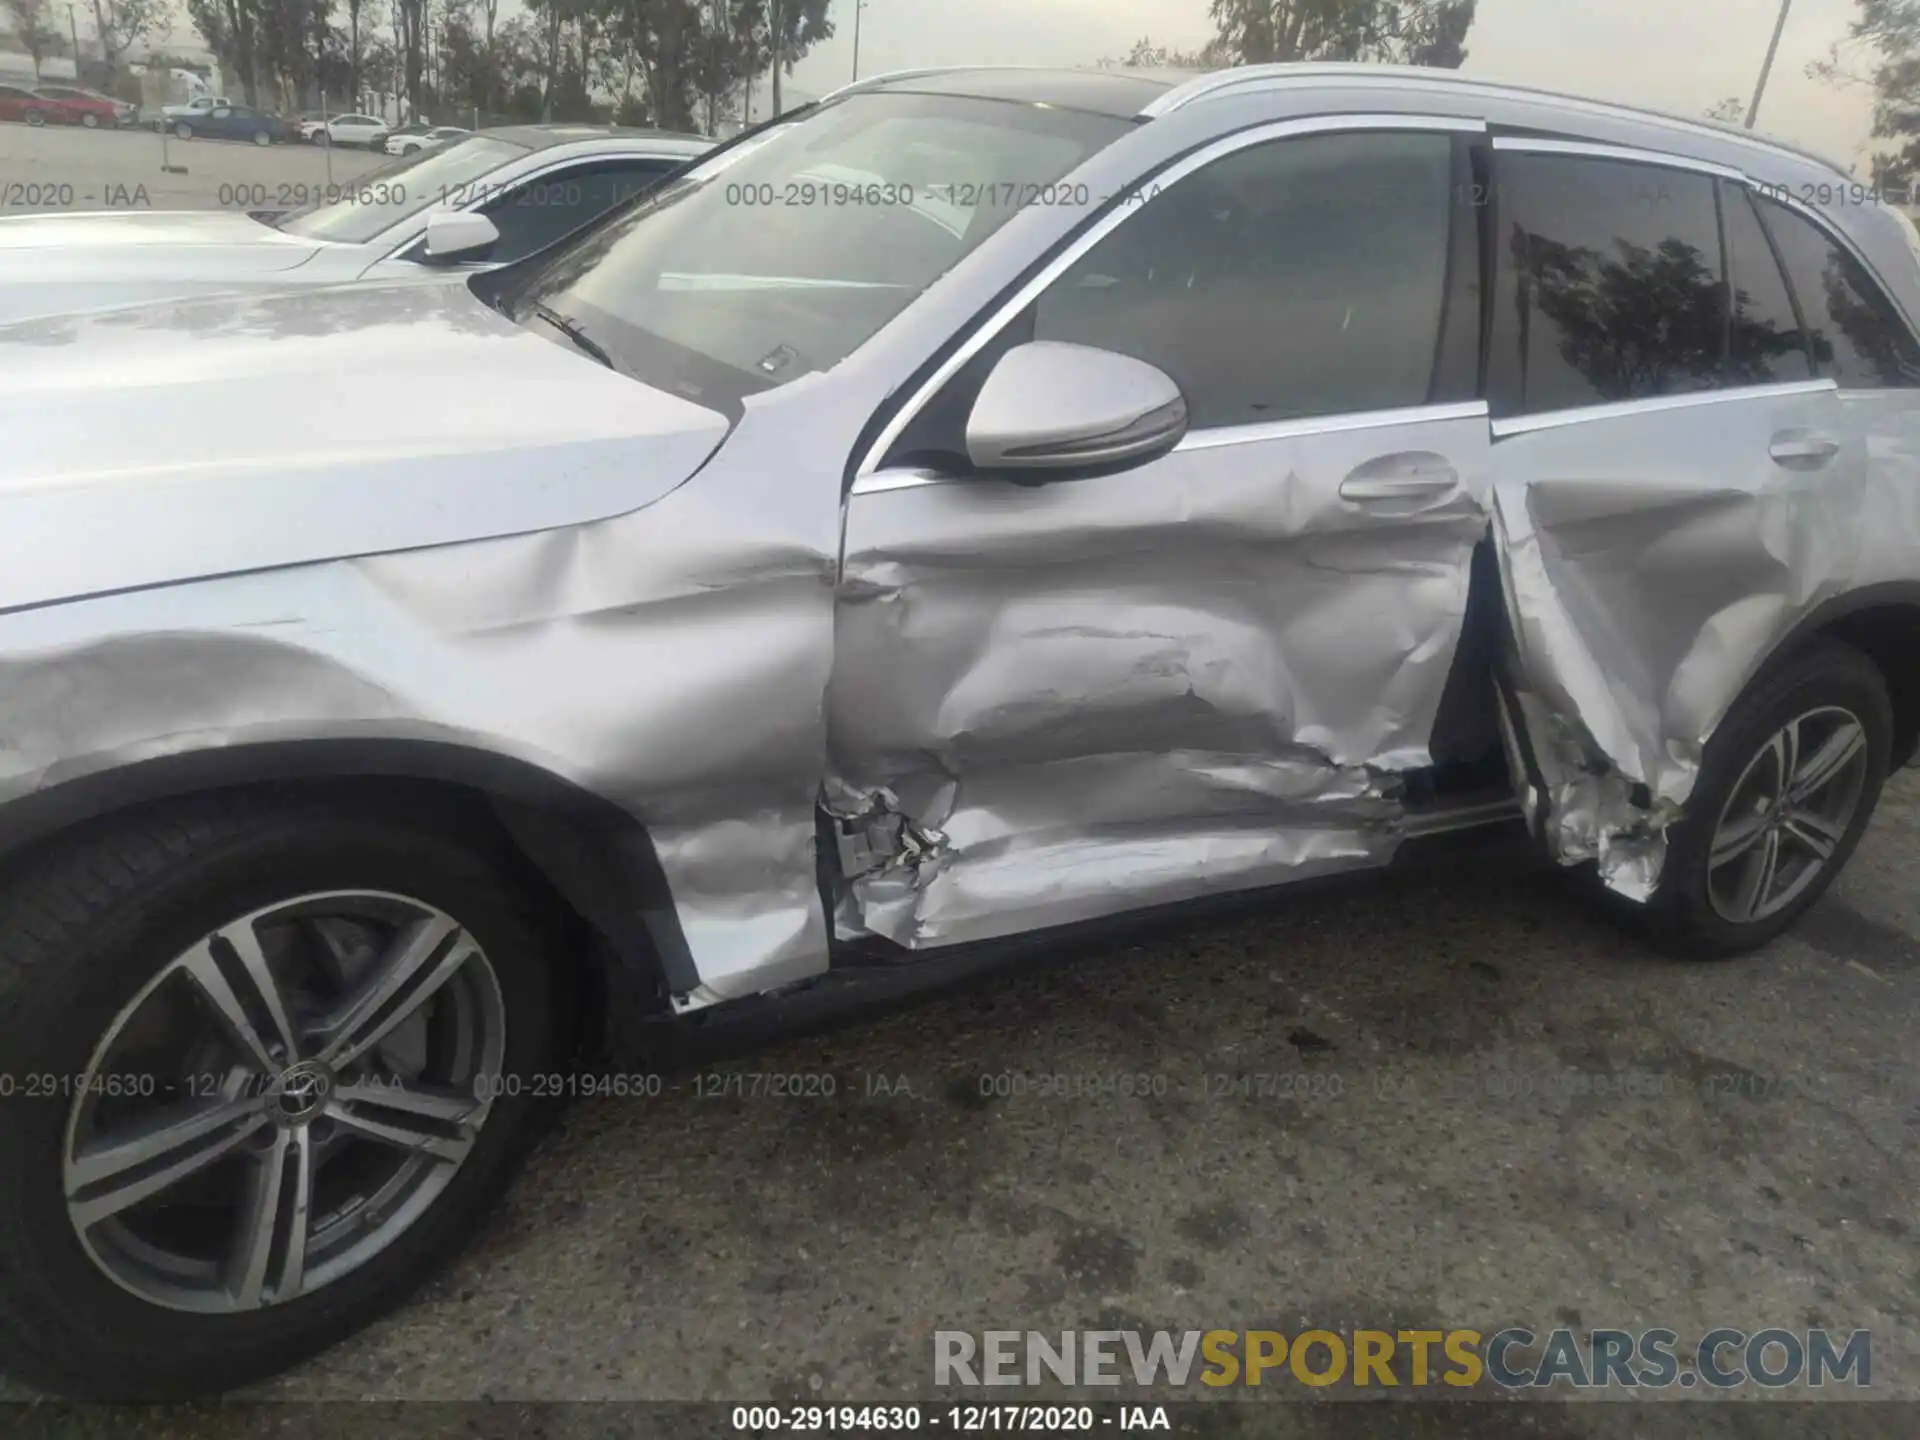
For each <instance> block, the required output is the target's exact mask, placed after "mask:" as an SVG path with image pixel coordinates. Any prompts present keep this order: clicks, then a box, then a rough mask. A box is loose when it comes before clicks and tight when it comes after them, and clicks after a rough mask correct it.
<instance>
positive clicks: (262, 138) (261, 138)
mask: <svg viewBox="0 0 1920 1440" xmlns="http://www.w3.org/2000/svg"><path fill="white" fill-rule="evenodd" d="M253 143H254V144H256V145H271V144H272V143H273V136H271V135H269V134H268V133H267V132H266V131H264V130H256V131H254V132H253Z"/></svg>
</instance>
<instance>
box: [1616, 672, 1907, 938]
mask: <svg viewBox="0 0 1920 1440" xmlns="http://www.w3.org/2000/svg"><path fill="white" fill-rule="evenodd" d="M1795 722H1798V724H1797V725H1795ZM1790 725H1795V728H1794V729H1793V730H1792V731H1791V732H1789V730H1788V727H1789V726H1790ZM1850 726H1852V727H1857V732H1858V733H1857V736H1855V735H1853V733H1852V732H1851V730H1850V729H1849V727H1850ZM1789 733H1791V734H1793V735H1794V736H1796V737H1797V743H1796V744H1795V745H1794V746H1793V747H1792V748H1793V749H1794V750H1795V751H1797V756H1796V758H1795V760H1794V761H1793V762H1792V763H1791V766H1790V769H1791V771H1792V772H1793V773H1797V774H1798V775H1799V776H1800V777H1802V779H1801V781H1800V782H1799V783H1798V784H1796V785H1795V786H1794V787H1793V789H1794V790H1796V791H1805V790H1806V786H1807V785H1808V784H1809V783H1810V782H1811V781H1812V780H1813V779H1815V778H1817V777H1818V774H1819V770H1820V767H1819V766H1817V765H1813V764H1811V763H1810V762H1812V761H1814V760H1815V759H1816V758H1819V757H1827V758H1829V759H1831V758H1834V757H1839V756H1841V755H1842V754H1843V752H1852V753H1851V758H1848V759H1847V760H1846V761H1845V763H1844V764H1843V765H1840V766H1838V767H1837V768H1835V770H1834V771H1833V773H1832V774H1831V775H1829V776H1828V778H1827V780H1826V782H1825V784H1824V785H1823V786H1821V787H1819V788H1816V789H1813V790H1812V791H1811V793H1808V794H1806V796H1805V798H1804V800H1790V801H1789V804H1788V805H1787V806H1785V807H1782V806H1780V805H1778V804H1777V803H1774V802H1773V801H1770V800H1769V796H1770V795H1771V794H1773V793H1774V792H1775V790H1776V777H1777V775H1778V773H1779V769H1780V767H1779V758H1780V756H1781V755H1782V754H1784V753H1786V752H1785V750H1784V749H1782V750H1776V749H1775V748H1774V746H1775V740H1776V737H1781V736H1784V735H1786V734H1789ZM1892 736H1893V705H1892V702H1891V700H1890V699H1889V698H1888V695H1887V683H1886V679H1885V677H1884V676H1882V675H1881V673H1880V670H1879V667H1877V666H1876V665H1875V664H1874V663H1873V662H1872V661H1871V660H1869V659H1868V658H1867V657H1866V656H1865V655H1863V654H1861V653H1860V652H1859V651H1858V650H1855V649H1854V648H1853V647H1852V646H1849V645H1843V644H1840V643H1838V642H1835V641H1830V640H1822V641H1817V642H1814V643H1813V644H1810V645H1808V646H1806V647H1805V648H1803V649H1800V650H1798V651H1796V652H1795V653H1794V654H1792V655H1791V656H1789V657H1787V658H1786V659H1785V660H1784V661H1783V662H1781V663H1780V664H1779V665H1777V666H1776V667H1775V668H1774V669H1772V670H1770V671H1768V672H1767V673H1765V674H1763V675H1762V676H1761V677H1760V679H1759V680H1758V681H1757V682H1756V683H1755V684H1754V685H1753V686H1752V687H1751V688H1750V689H1749V690H1748V692H1747V693H1746V694H1745V695H1744V696H1742V697H1741V698H1740V700H1739V701H1738V702H1736V703H1735V705H1734V707H1733V709H1732V710H1731V711H1730V712H1729V713H1728V715H1727V717H1726V719H1725V720H1724V721H1723V722H1722V723H1721V725H1720V727H1719V729H1718V730H1716V731H1715V733H1714V736H1713V739H1712V740H1711V741H1710V742H1709V743H1708V745H1707V748H1706V753H1705V755H1704V756H1703V757H1702V763H1701V767H1700V778H1699V780H1698V782H1697V783H1696V784H1695V786H1694V791H1693V795H1692V798H1691V799H1690V800H1689V802H1688V805H1687V813H1686V817H1685V818H1684V819H1683V820H1682V821H1681V822H1680V824H1678V825H1676V826H1675V827H1674V828H1673V830H1672V832H1671V833H1670V834H1669V836H1668V850H1667V861H1666V866H1665V874H1664V876H1663V878H1662V881H1661V884H1660V888H1659V890H1658V891H1657V892H1656V894H1655V896H1654V900H1653V907H1652V915H1651V917H1650V918H1652V919H1653V921H1654V924H1655V930H1656V935H1657V938H1658V939H1659V940H1660V941H1661V942H1662V943H1663V945H1664V946H1665V948H1667V949H1668V950H1669V951H1670V952H1672V953H1675V954H1677V955H1680V956H1682V957H1683V958H1688V959H1701V960H1715V959H1725V958H1728V957H1730V956H1734V955H1742V954H1746V953H1747V952H1749V951H1752V950H1755V949H1758V948H1759V947H1760V946H1762V945H1765V944H1766V943H1767V942H1768V941H1770V940H1772V939H1774V938H1775V937H1776V936H1778V935H1780V934H1782V933H1784V932H1785V931H1786V930H1788V929H1790V928H1791V927H1792V925H1793V924H1794V922H1795V921H1797V920H1798V919H1799V918H1800V917H1801V915H1803V914H1804V913H1806V911H1807V910H1808V909H1809V908H1811V907H1812V906H1813V904H1814V903H1815V902H1816V901H1817V900H1819V898H1820V897H1821V895H1823V894H1824V893H1826V889H1827V886H1828V885H1830V884H1831V883H1832V882H1833V878H1834V876H1835V875H1837V874H1839V873H1840V871H1841V870H1842V869H1843V868H1844V867H1845V865H1846V863H1847V860H1848V859H1849V857H1851V856H1852V854H1853V852H1854V849H1855V848H1856V847H1857V846H1858V845H1859V843H1860V837H1861V836H1862V835H1863V834H1864V833H1865V832H1866V828H1867V822H1868V821H1869V820H1871V819H1872V817H1873V809H1874V806H1875V805H1876V804H1877V803H1878V801H1879V798H1880V787H1881V786H1882V784H1884V783H1885V781H1886V777H1887V765H1888V759H1889V753H1890V750H1891V744H1892ZM1756 834H1757V836H1758V837H1759V838H1758V839H1757V840H1755V839H1750V838H1749V837H1750V836H1753V835H1756ZM1769 834H1771V838H1769ZM1716 845H1717V846H1718V849H1717V850H1716ZM1821 848H1825V849H1827V851H1828V853H1827V854H1826V855H1825V857H1824V858H1818V852H1819V850H1820V849H1821ZM1769 857H1772V858H1773V861H1774V864H1775V866H1776V869H1775V872H1774V879H1773V884H1772V887H1771V889H1770V890H1769V891H1767V892H1765V893H1760V895H1759V898H1760V900H1761V901H1762V902H1765V903H1761V904H1756V905H1754V906H1753V907H1751V908H1750V909H1749V908H1748V907H1747V906H1746V904H1745V903H1744V902H1746V901H1747V900H1748V899H1749V898H1751V897H1752V896H1753V895H1754V894H1755V893H1758V892H1759V891H1760V885H1761V883H1762V880H1761V879H1759V878H1756V877H1759V876H1761V874H1762V871H1761V867H1762V866H1763V865H1765V864H1766V863H1767V862H1768V860H1769ZM1816 859H1817V864H1815V863H1813V862H1815V861H1816ZM1743 882H1744V883H1743ZM1769 895H1770V896H1771V897H1772V899H1771V900H1768V896H1769ZM1768 904H1772V905H1773V907H1774V908H1767V905H1768ZM1743 911H1744V912H1745V913H1746V916H1747V918H1741V917H1742V913H1743Z"/></svg>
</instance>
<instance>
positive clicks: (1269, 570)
mask: <svg viewBox="0 0 1920 1440" xmlns="http://www.w3.org/2000/svg"><path fill="white" fill-rule="evenodd" d="M1486 423H1487V422H1486V420H1485V418H1484V415H1478V414H1476V415H1472V416H1464V415H1454V416H1444V417H1440V418H1435V419H1431V420H1426V421H1404V422H1400V423H1384V424H1380V425H1377V426H1364V427H1354V428H1353V429H1350V430H1345V431H1334V432H1331V433H1329V432H1327V431H1324V430H1323V431H1321V433H1318V434H1315V433H1312V430H1313V427H1310V426H1302V427H1283V426H1275V427H1271V428H1268V429H1263V430H1261V431H1254V432H1251V433H1249V432H1221V433H1232V434H1234V435H1236V436H1237V437H1239V439H1238V440H1237V441H1236V443H1212V442H1210V441H1209V440H1208V438H1207V437H1206V436H1195V437H1190V439H1189V441H1188V442H1187V443H1186V444H1185V445H1183V446H1182V448H1181V449H1179V450H1177V451H1175V452H1174V454H1172V455H1170V456H1168V457H1167V458H1165V459H1164V460H1161V461H1157V462H1155V463H1153V464H1150V465H1146V466H1142V467H1140V468H1138V469H1136V470H1133V471H1129V472H1125V473H1123V474H1118V475H1110V476H1104V477H1101V478H1100V479H1098V480H1091V481H1085V482H1073V481H1069V482H1065V483H1057V484H1052V485H1047V486H1042V487H1020V486H1015V485H1011V484H1007V483H1003V482H999V481H986V480H979V481H952V482H938V481H934V482H930V483H924V484H912V483H897V482H898V481H899V480H901V479H902V478H904V477H887V476H884V475H883V476H881V477H878V478H880V479H882V480H883V481H884V482H886V483H885V484H884V485H883V486H878V487H875V488H872V489H869V490H867V491H865V492H862V491H861V490H858V489H856V492H855V494H854V495H853V496H852V497H851V500H850V502H849V506H848V518H847V538H846V552H845V556H844V558H843V562H842V572H841V594H840V606H839V612H838V619H837V630H838V633H837V638H836V642H835V650H836V660H835V669H834V681H833V688H832V691H831V693H830V695H829V702H828V703H829V720H828V724H829V744H830V763H831V765H832V784H831V786H830V790H829V799H828V804H829V809H830V810H832V811H835V812H837V813H838V814H839V815H841V816H843V817H848V818H851V817H858V816H863V815H864V816H875V815H889V814H892V813H898V815H899V816H901V817H902V820H903V822H904V824H905V826H906V827H907V833H909V834H912V835H915V836H919V837H928V836H937V837H938V843H937V845H935V846H933V847H932V851H931V853H929V854H925V855H923V856H922V857H919V858H917V859H915V860H914V861H912V862H910V863H909V862H905V861H903V862H901V863H896V864H891V865H885V866H881V867H880V868H878V869H874V870H870V871H867V872H865V873H862V872H859V871H850V872H849V875H850V878H848V879H847V880H846V881H845V882H844V885H843V890H842V894H841V896H840V897H839V902H840V903H839V905H838V907H837V910H836V915H835V930H836V933H838V934H841V935H843V936H857V935H862V934H873V935H880V936H883V937H885V938H886V939H888V940H891V941H894V942H895V943H897V944H900V945H903V946H907V947H910V948H923V947H931V946H938V945H945V944H953V943H959V942H963V941H968V940H976V939H985V938H991V937H994V936H1000V935H1008V934H1013V933H1017V932H1020V931H1025V930H1029V929H1036V928H1043V927H1046V926H1051V925H1060V924H1067V923H1071V922H1074V921H1079V920H1086V919H1091V918H1095V917H1099V916H1103V915H1110V914H1116V913H1120V912H1123V911H1128V910H1134V909H1140V908H1146V907H1151V906H1155V905H1161V904H1167V903H1171V902H1175V901H1180V900H1186V899H1191V898H1195V897H1198V896H1203V895H1208V894H1215V893H1223V892H1228V891H1233V890H1241V889H1248V888H1254V887H1258V886H1263V885H1277V884H1282V883H1286V882H1289V881H1293V880H1298V879H1303V878H1306V877H1308V876H1312V875H1316V874H1324V873H1329V872H1332V871H1338V870H1346V869H1357V868H1365V867H1369V866H1375V865H1379V864H1383V863H1385V862H1386V861H1387V860H1389V859H1390V858H1391V857H1392V855H1393V852H1394V851H1395V849H1396V848H1397V847H1398V845H1399V843H1400V840H1401V838H1402V821H1403V817H1404V806H1403V804H1402V801H1401V798H1400V785H1399V780H1398V775H1399V774H1400V773H1401V772H1404V771H1406V770H1411V769H1415V768H1419V767H1423V766H1425V765H1427V764H1428V763H1429V761H1430V757H1429V755H1428V752H1427V746H1428V741H1429V738H1430V737H1431V735H1432V732H1433V725H1434V717H1435V714H1436V712H1437V710H1438V707H1439V704H1440V697H1441V694H1442V692H1443V690H1444V688H1445V685H1446V680H1447V675H1448V672H1449V670H1450V668H1451V665H1452V662H1453V656H1454V651H1455V647H1456V645H1457V643H1458V641H1459V637H1460V629H1461V624H1462V621H1463V619H1464V615H1465V611H1466V600H1467V591H1468V585H1469V559H1470V556H1471V553H1472V550H1473V546H1474V544H1475V542H1476V541H1477V540H1478V539H1479V538H1480V537H1481V535H1483V534H1484V532H1485V526H1486V512H1485V510H1484V508H1483V504H1482V497H1483V495H1484V492H1485V484H1486V468H1485V452H1486V445H1487V441H1486ZM1404 454H1420V455H1423V456H1426V455H1433V454H1439V455H1443V456H1444V457H1446V459H1447V461H1449V462H1450V464H1451V468H1452V469H1453V470H1454V471H1455V472H1456V473H1455V479H1454V483H1452V484H1451V485H1450V486H1448V487H1446V488H1442V489H1438V490H1434V491H1429V493H1427V494H1426V495H1424V496H1419V497H1412V498H1410V497H1407V496H1395V497H1394V498H1393V499H1392V500H1391V501H1390V502H1388V503H1374V504H1363V503H1356V502H1355V501H1353V500H1350V499H1343V498H1342V497H1341V495H1340V485H1341V482H1342V480H1343V479H1344V478H1345V477H1347V476H1349V475H1350V474H1352V473H1353V472H1354V471H1356V470H1357V469H1359V468H1360V467H1362V466H1364V465H1367V464H1368V463H1369V462H1374V461H1377V460H1378V459H1379V458H1380V457H1382V456H1392V455H1404Z"/></svg>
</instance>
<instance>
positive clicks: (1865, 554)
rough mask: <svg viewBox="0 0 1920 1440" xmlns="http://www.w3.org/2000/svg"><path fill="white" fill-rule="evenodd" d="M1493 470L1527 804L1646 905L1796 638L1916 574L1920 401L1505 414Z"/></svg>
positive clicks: (1803, 395) (1742, 392)
mask: <svg viewBox="0 0 1920 1440" xmlns="http://www.w3.org/2000/svg"><path fill="white" fill-rule="evenodd" d="M1495 146H1496V152H1498V151H1504V150H1552V149H1555V148H1558V149H1561V150H1563V151H1574V152H1576V153H1587V154H1591V155H1593V156H1596V157H1599V158H1633V157H1631V156H1622V155H1617V154H1612V153H1610V152H1609V151H1608V150H1607V149H1606V147H1589V146H1569V145H1559V146H1557V147H1556V144H1555V142H1546V141H1532V140H1519V139H1515V140H1508V139H1499V140H1496V142H1495ZM1639 158H1645V157H1639ZM1661 163H1663V164H1667V163H1672V164H1673V166H1674V168H1694V169H1699V170H1704V171H1707V172H1708V173H1711V174H1714V175H1717V176H1718V177H1719V178H1720V179H1721V180H1722V181H1723V182H1726V183H1727V184H1728V186H1729V191H1728V193H1737V192H1734V191H1733V190H1732V188H1731V187H1732V186H1734V185H1745V184H1746V183H1747V181H1746V179H1745V177H1743V176H1740V175H1738V174H1736V173H1734V172H1730V171H1725V170H1723V169H1721V168H1720V167H1712V166H1705V165H1700V166H1690V165H1688V164H1686V162H1668V161H1667V160H1666V159H1665V158H1663V159H1662V162H1661ZM1842 243H1844V242H1842ZM1807 298H1808V297H1802V303H1803V305H1804V303H1805V301H1806V300H1807ZM1808 323H1809V324H1811V323H1812V322H1811V320H1809V321H1808ZM1492 466H1493V507H1494V524H1495V535H1496V540H1497V542H1498V549H1499V554H1500V560H1501V568H1502V578H1503V582H1504V583H1503V589H1504V591H1505V595H1506V601H1507V605H1508V612H1509V619H1510V623H1511V627H1512V632H1513V639H1514V641H1515V650H1516V651H1517V653H1516V655H1515V657H1514V659H1515V661H1516V670H1517V673H1516V674H1515V676H1514V679H1515V689H1516V691H1517V696H1516V698H1517V700H1518V705H1519V709H1520V711H1521V713H1520V714H1519V715H1516V716H1513V717H1512V718H1513V719H1514V720H1516V721H1517V722H1519V724H1520V726H1521V728H1522V729H1523V730H1524V731H1525V732H1526V735H1527V737H1528V739H1529V741H1530V745H1531V749H1532V750H1533V752H1534V753H1535V756H1536V758H1537V762H1538V770H1539V779H1540V780H1541V781H1542V782H1543V783H1544V785H1545V789H1546V792H1547V793H1546V794H1545V795H1544V796H1542V795H1534V796H1532V797H1530V798H1531V799H1532V800H1534V801H1537V802H1543V803H1541V804H1539V805H1538V806H1537V807H1536V814H1539V815H1540V816H1541V818H1542V819H1543V820H1544V828H1545V838H1546V840H1547V841H1548V844H1549V847H1550V848H1551V849H1552V850H1553V852H1554V853H1555V854H1556V855H1557V856H1558V857H1559V858H1560V859H1561V860H1562V861H1563V862H1564V863H1568V864H1573V863H1578V862H1581V861H1587V860H1597V861H1598V863H1599V868H1600V872H1601V875H1602V878H1603V879H1604V880H1605V882H1606V883H1607V884H1608V886H1609V887H1610V888H1612V889H1613V890H1614V891H1616V892H1618V893H1620V894H1622V895H1624V896H1626V897H1628V898H1631V899H1635V900H1641V901H1645V900H1647V899H1649V898H1650V897H1651V896H1652V895H1653V893H1654V892H1655V890H1656V889H1657V888H1658V885H1659V881H1660V876H1661V871H1662V867H1663V864H1664V861H1665V856H1666V834H1667V832H1668V830H1669V829H1670V828H1671V826H1672V825H1673V824H1674V823H1676V822H1677V821H1678V820H1679V819H1680V818H1681V817H1682V816H1683V815H1684V814H1685V813H1686V807H1687V803H1688V800H1689V797H1690V796H1691V794H1692V792H1693V789H1694V785H1695V782H1696V780H1697V779H1698V775H1699V769H1700V762H1701V755H1702V751H1703V750H1704V748H1705V746H1706V745H1707V743H1708V741H1709V740H1710V739H1711V738H1712V736H1713V733H1714V731H1715V729H1716V727H1717V726H1718V725H1719V724H1720V722H1721V721H1722V720H1723V719H1724V717H1725V716H1726V714H1727V712H1728V710H1729V709H1730V708H1731V707H1732V706H1733V704H1734V702H1735V701H1736V700H1737V699H1738V698H1739V696H1740V694H1741V693H1742V691H1743V690H1745V689H1746V687H1747V685H1748V684H1749V683H1750V682H1751V680H1752V679H1753V678H1754V676H1755V675H1756V674H1757V673H1758V672H1759V670H1760V669H1761V668H1763V667H1764V665H1765V664H1766V662H1767V661H1768V659H1769V658H1770V657H1771V656H1772V655H1773V654H1774V652H1775V651H1776V649H1777V648H1778V647H1779V646H1780V644H1781V643H1782V641H1783V640H1784V639H1786V638H1787V637H1788V636H1789V635H1790V634H1791V633H1792V632H1793V631H1794V629H1795V627H1796V626H1797V625H1798V624H1799V623H1800V622H1801V621H1802V620H1804V619H1806V618H1807V617H1808V616H1809V615H1810V614H1811V613H1812V612H1813V611H1814V610H1815V609H1817V608H1818V607H1819V606H1821V605H1822V604H1823V603H1825V602H1826V601H1828V600H1830V599H1832V598H1834V597H1836V596H1839V595H1842V594H1844V593H1846V592H1848V591H1849V590H1852V589H1855V588H1858V587H1861V586H1864V585H1868V584H1873V583H1877V582H1880V581H1886V580H1895V579H1913V578H1920V390H1911V389H1910V390H1888V391H1878V392H1872V393H1871V394H1864V393H1863V394H1851V393H1843V392H1842V391H1841V390H1840V389H1839V387H1838V386H1837V385H1836V383H1835V381H1834V380H1832V379H1830V378H1828V379H1813V380H1801V381H1795V382H1793V383H1785V384H1766V385H1753V386H1749V387H1746V388H1734V389H1724V390H1719V391H1715V392H1709V393H1703V394H1695V395H1683V396H1668V397H1662V398H1657V399H1647V400H1639V401H1629V402H1625V403H1620V404H1614V405H1598V406H1594V407H1592V408H1585V409H1576V410H1565V411H1560V412H1557V413H1546V414H1539V415H1531V416H1526V417H1522V418H1514V419H1496V420H1495V421H1494V445H1493V459H1492Z"/></svg>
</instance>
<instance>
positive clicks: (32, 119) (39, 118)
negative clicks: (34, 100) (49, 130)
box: [26, 110, 47, 125]
mask: <svg viewBox="0 0 1920 1440" xmlns="http://www.w3.org/2000/svg"><path fill="white" fill-rule="evenodd" d="M26 121H27V124H29V125H44V124H46V123H47V117H46V113H45V112H44V111H40V110H29V111H27V114H26Z"/></svg>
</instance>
